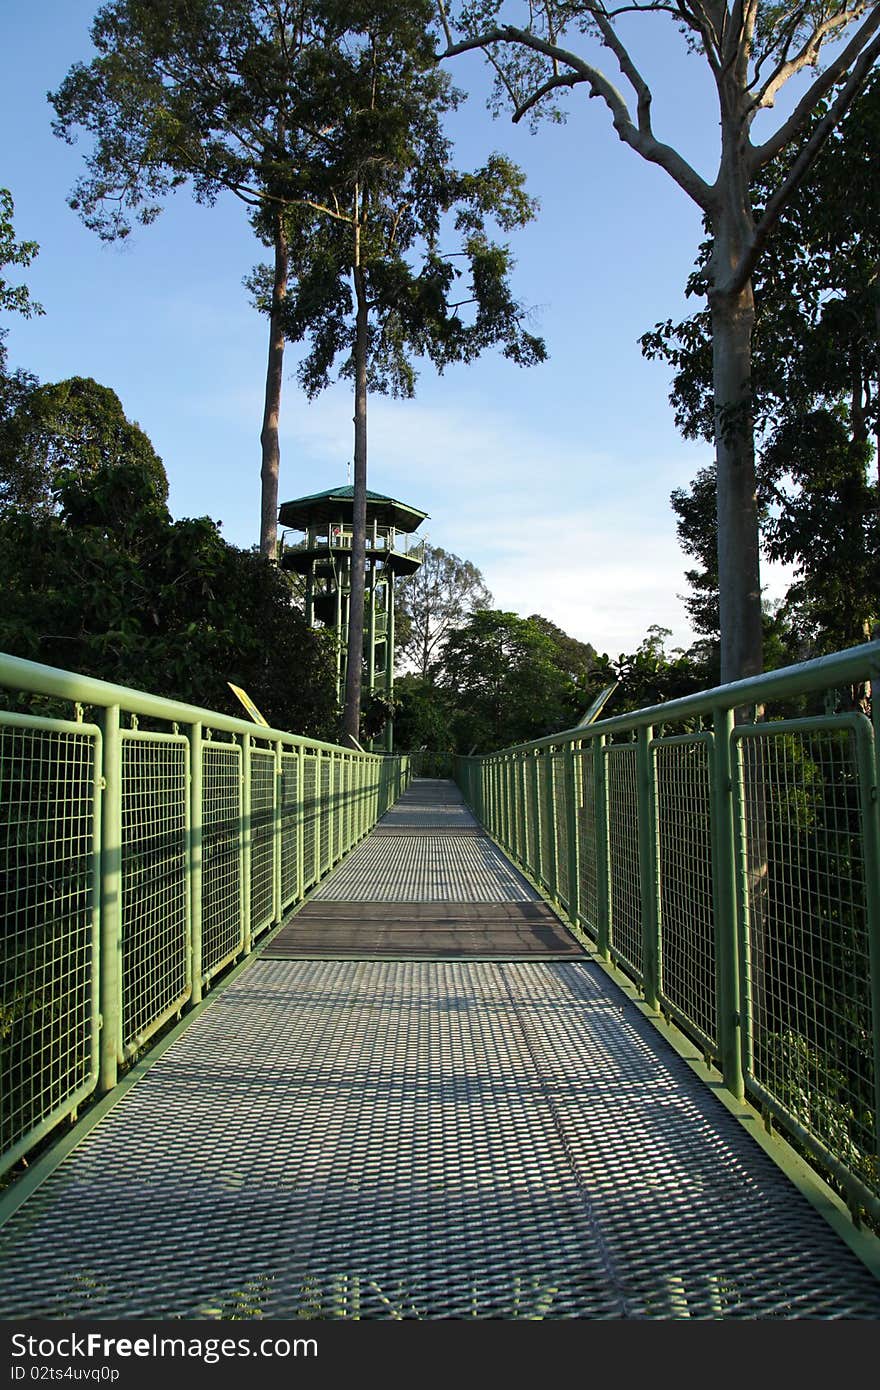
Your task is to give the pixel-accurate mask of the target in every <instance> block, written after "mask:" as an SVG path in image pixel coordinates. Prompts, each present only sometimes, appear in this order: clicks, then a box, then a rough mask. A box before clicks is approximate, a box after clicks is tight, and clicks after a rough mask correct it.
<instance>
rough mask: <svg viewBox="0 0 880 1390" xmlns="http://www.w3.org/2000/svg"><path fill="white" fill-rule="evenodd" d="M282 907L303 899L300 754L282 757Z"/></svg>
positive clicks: (280, 789)
mask: <svg viewBox="0 0 880 1390" xmlns="http://www.w3.org/2000/svg"><path fill="white" fill-rule="evenodd" d="M278 791H279V795H280V797H281V904H280V905H281V907H282V908H285V907H287V905H288V904H289V903H292V902H293V901H294V900H295V899H296V898H298V897H299V893H300V886H299V873H298V868H297V824H298V821H299V754H298V753H282V754H281V784H280V786H279V789H278Z"/></svg>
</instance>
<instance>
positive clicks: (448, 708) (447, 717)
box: [394, 674, 453, 775]
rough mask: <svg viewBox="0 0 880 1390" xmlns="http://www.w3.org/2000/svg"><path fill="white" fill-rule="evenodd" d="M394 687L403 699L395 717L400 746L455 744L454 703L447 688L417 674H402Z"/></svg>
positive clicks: (434, 747) (437, 747) (432, 747)
mask: <svg viewBox="0 0 880 1390" xmlns="http://www.w3.org/2000/svg"><path fill="white" fill-rule="evenodd" d="M394 689H395V694H396V695H397V697H398V701H399V706H398V710H397V714H396V716H395V721H394V741H395V743H396V745H397V747H398V748H407V749H418V748H427V749H430V750H432V751H442V750H445V749H448V748H452V747H453V735H452V714H453V705H452V702H451V700H450V699H449V698H448V696H447V694H446V692H445V691H443V690H441V689H439V688H438V686H437V685H436V684H435V682H434V681H433V680H431V679H430V678H428V677H426V676H421V675H413V674H408V675H405V676H401V677H400V679H399V680H398V681H397V682H396V684H395V687H394ZM425 775H427V774H425Z"/></svg>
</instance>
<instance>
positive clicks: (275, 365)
mask: <svg viewBox="0 0 880 1390" xmlns="http://www.w3.org/2000/svg"><path fill="white" fill-rule="evenodd" d="M287 271H288V247H287V233H286V231H285V227H284V216H283V213H282V212H281V210H280V209H279V211H278V212H277V213H276V216H275V279H274V283H273V285H272V307H271V310H270V312H269V365H268V368H267V370H266V397H265V403H264V407H263V428H262V430H261V432H260V445H261V447H262V451H263V462H262V467H261V469H260V479H261V484H262V486H261V492H260V554H261V555H265V556H266V558H267V559H269V560H274V559H275V557H276V553H277V548H278V471H279V466H280V463H281V446H280V444H279V440H278V419H279V416H280V414H281V381H282V373H283V368H284V330H283V327H282V323H281V312H282V309H283V307H284V301H285V298H286V296H287Z"/></svg>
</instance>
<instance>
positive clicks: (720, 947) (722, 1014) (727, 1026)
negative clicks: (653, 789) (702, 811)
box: [711, 709, 751, 1100]
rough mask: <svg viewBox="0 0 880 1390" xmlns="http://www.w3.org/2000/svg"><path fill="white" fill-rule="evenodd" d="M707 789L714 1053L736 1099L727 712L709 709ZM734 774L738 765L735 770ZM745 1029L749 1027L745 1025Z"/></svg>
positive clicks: (738, 1038) (737, 1012) (739, 1032)
mask: <svg viewBox="0 0 880 1390" xmlns="http://www.w3.org/2000/svg"><path fill="white" fill-rule="evenodd" d="M712 722H713V728H714V735H715V736H714V742H713V765H712V772H713V779H712V790H711V806H712V811H713V818H712V844H713V855H712V862H713V876H712V878H713V896H714V899H715V979H716V985H715V990H716V1006H717V1007H716V1018H717V1026H718V1051H719V1055H720V1060H721V1073H722V1075H723V1077H724V1084H725V1085H726V1087H727V1089H728V1090H729V1091H731V1092H732V1093H733V1094H734V1095H735V1096H736V1097H737V1098H738V1099H739V1100H741V1099H742V1098H743V1096H744V1095H745V1082H744V1078H743V1017H742V999H741V995H740V978H739V975H740V972H739V965H740V941H741V938H740V920H741V918H740V913H739V911H738V903H739V889H738V884H737V843H736V842H737V836H736V817H735V807H736V802H737V800H738V798H736V797H735V795H734V770H735V769H734V760H735V758H736V754H735V752H734V715H733V710H723V709H716V710H715V711H714V713H713V718H712ZM736 771H737V773H738V768H737V769H736ZM749 1033H751V1029H749Z"/></svg>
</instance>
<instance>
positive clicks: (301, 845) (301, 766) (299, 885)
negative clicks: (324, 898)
mask: <svg viewBox="0 0 880 1390" xmlns="http://www.w3.org/2000/svg"><path fill="white" fill-rule="evenodd" d="M305 790H306V750H305V747H304V746H303V744H300V745H299V747H298V748H297V750H296V900H297V902H302V900H303V898H304V897H305V893H306V870H305V819H306V802H305Z"/></svg>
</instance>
